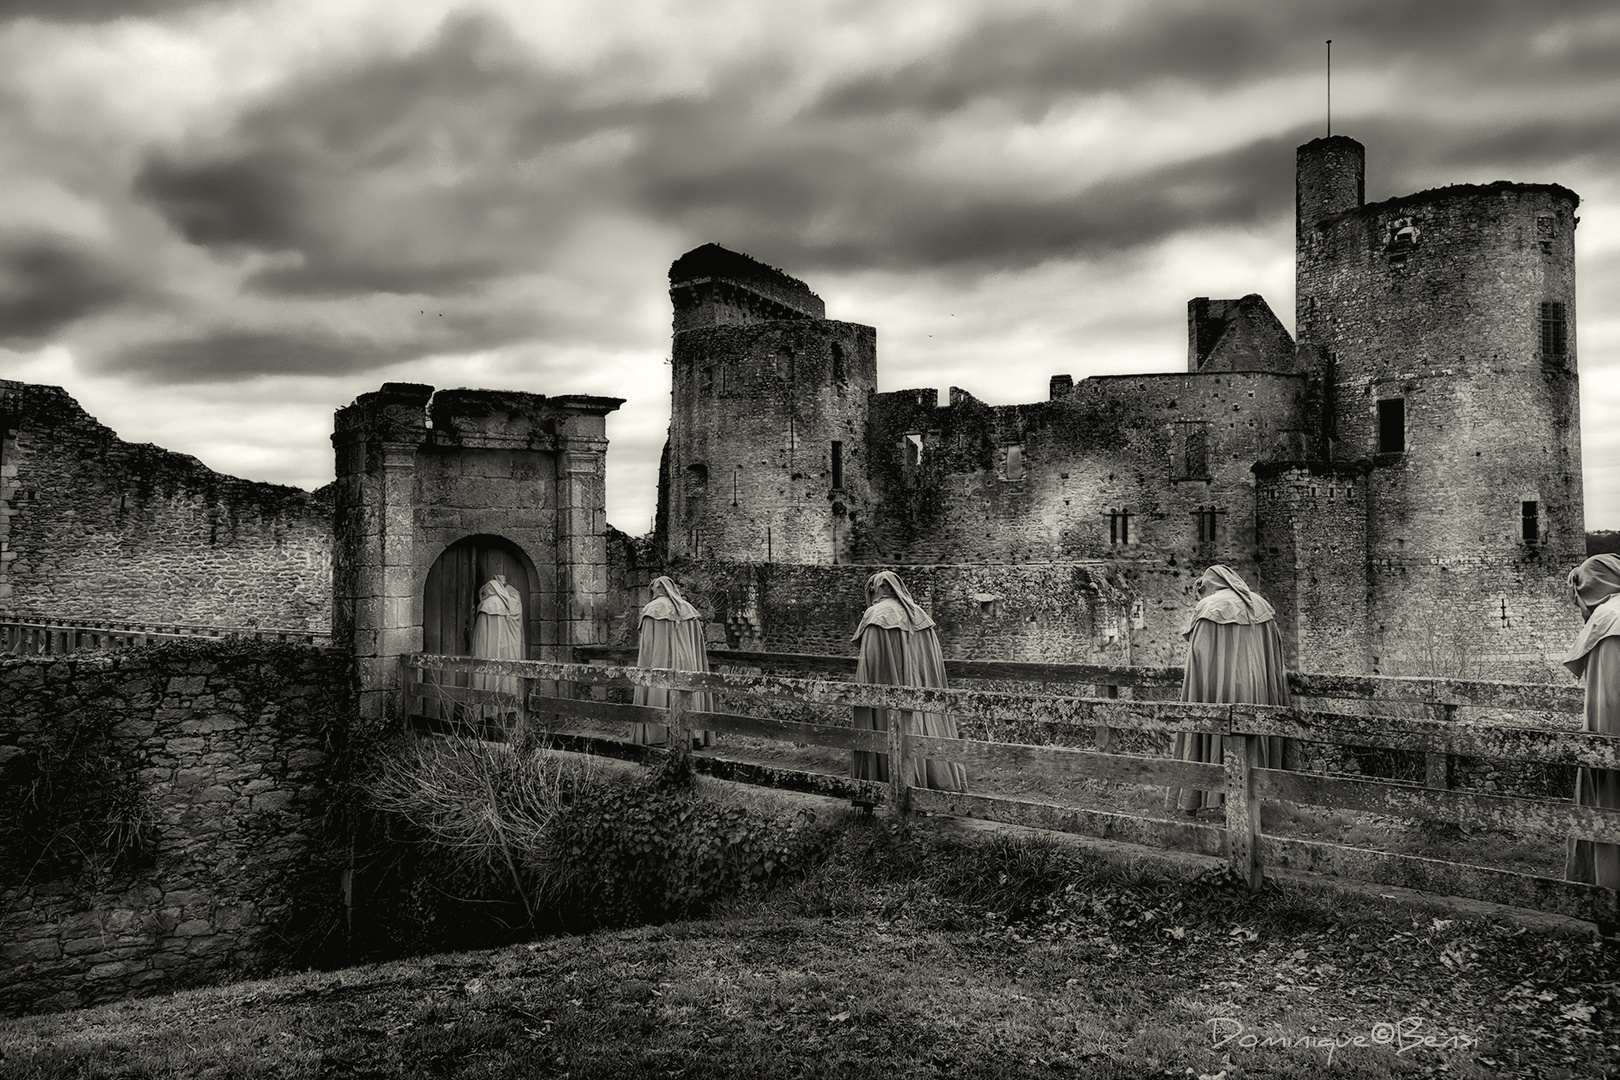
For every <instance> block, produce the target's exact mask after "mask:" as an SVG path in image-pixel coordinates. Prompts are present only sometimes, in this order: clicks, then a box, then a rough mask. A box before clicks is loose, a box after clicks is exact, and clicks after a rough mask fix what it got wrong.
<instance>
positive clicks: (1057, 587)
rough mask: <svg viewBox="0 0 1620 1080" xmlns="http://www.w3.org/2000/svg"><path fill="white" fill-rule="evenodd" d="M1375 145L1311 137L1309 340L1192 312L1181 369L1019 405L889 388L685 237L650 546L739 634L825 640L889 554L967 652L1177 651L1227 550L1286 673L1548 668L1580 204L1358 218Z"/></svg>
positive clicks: (1103, 380) (1477, 201) (872, 344)
mask: <svg viewBox="0 0 1620 1080" xmlns="http://www.w3.org/2000/svg"><path fill="white" fill-rule="evenodd" d="M1364 161H1365V151H1364V148H1363V147H1362V145H1361V144H1360V143H1358V142H1356V141H1355V140H1354V139H1350V138H1346V137H1344V136H1332V137H1329V138H1323V139H1316V140H1314V141H1312V142H1310V143H1307V144H1305V145H1304V146H1301V147H1300V148H1299V149H1298V156H1297V184H1296V187H1297V200H1296V207H1297V213H1296V219H1295V226H1296V229H1295V259H1296V271H1295V272H1296V281H1297V288H1296V305H1295V320H1294V321H1295V327H1296V334H1297V338H1296V337H1292V336H1290V335H1289V333H1288V331H1287V330H1286V329H1285V328H1284V327H1283V326H1282V324H1281V323H1280V322H1279V321H1278V319H1277V318H1276V316H1275V315H1274V314H1273V313H1272V311H1271V309H1270V308H1269V307H1268V306H1267V304H1266V303H1265V301H1264V300H1263V299H1261V298H1260V297H1259V296H1256V295H1250V296H1245V297H1243V298H1241V299H1236V300H1220V299H1210V298H1205V297H1200V298H1197V299H1194V300H1192V301H1191V302H1190V303H1189V304H1188V360H1187V370H1186V371H1185V372H1174V373H1169V372H1167V373H1164V374H1152V375H1120V376H1095V377H1092V378H1087V379H1083V380H1081V381H1080V382H1078V383H1076V382H1075V381H1074V380H1073V379H1072V378H1071V377H1070V376H1068V375H1055V376H1053V378H1052V380H1051V394H1050V399H1049V400H1048V401H1045V402H1040V403H1036V404H1030V405H1012V406H990V405H986V404H984V403H983V402H981V401H979V400H978V399H976V398H975V397H973V395H972V394H970V393H969V392H967V391H966V390H963V389H959V388H955V387H953V388H951V391H950V399H949V401H947V402H945V403H944V404H941V403H940V402H939V400H938V394H937V391H935V390H933V389H915V390H898V391H893V392H887V393H879V392H877V389H876V385H877V357H876V337H877V335H876V331H875V330H874V329H873V328H871V327H867V326H858V325H855V324H851V323H843V322H836V321H833V320H829V319H827V318H825V313H824V305H823V304H822V302H821V300H820V299H819V298H818V297H817V296H816V295H815V294H814V293H813V292H811V291H810V289H809V288H808V287H807V286H806V285H805V284H804V283H802V282H800V281H797V280H795V279H793V278H791V277H789V276H788V275H786V274H784V273H782V272H780V271H778V270H775V269H773V268H770V267H766V266H764V265H762V264H760V263H758V262H755V261H754V260H753V259H750V258H748V257H747V256H744V255H739V254H736V253H733V252H730V251H727V250H725V249H723V248H720V247H718V246H716V245H712V244H710V245H706V246H704V247H701V248H698V249H696V250H695V251H692V252H689V253H687V254H686V255H684V256H682V257H681V258H680V259H678V260H676V262H675V263H674V265H673V266H671V268H670V298H671V301H672V304H673V307H674V343H673V349H672V362H673V402H672V410H671V412H672V415H671V420H670V431H669V441H668V445H667V448H666V451H665V456H664V461H663V464H662V467H661V471H660V478H659V510H658V525H657V535H658V538H659V541H660V544H661V547H662V553H663V555H664V557H665V558H667V559H668V560H670V561H671V563H673V564H675V565H677V566H680V565H682V564H687V565H689V566H690V567H692V568H694V569H698V568H701V569H700V576H704V577H705V578H706V579H716V580H720V581H722V582H723V583H724V584H723V587H722V588H720V589H718V590H717V593H716V595H718V596H720V597H722V598H723V601H722V602H723V604H724V606H725V607H726V608H727V611H726V620H727V626H728V636H729V637H730V638H731V639H732V642H733V643H734V644H750V645H754V646H756V647H759V646H763V647H767V648H778V647H779V648H789V649H793V648H801V649H803V648H808V649H811V650H826V651H834V649H835V646H836V645H837V644H838V642H839V633H838V631H839V629H840V627H841V625H842V623H845V622H849V623H850V624H851V625H852V621H851V620H850V615H851V613H852V612H854V611H857V610H858V608H859V605H860V603H861V602H862V597H861V595H860V592H859V583H860V579H861V576H862V569H863V568H872V567H876V566H898V567H903V568H909V569H906V570H905V571H903V572H904V574H905V576H906V577H907V578H908V580H912V581H914V582H915V583H916V584H915V585H914V586H913V588H914V591H915V592H917V594H918V596H919V599H922V600H923V602H925V603H927V604H930V605H931V607H932V610H933V611H934V613H935V617H936V619H939V620H940V623H941V627H942V635H943V636H944V637H945V638H946V639H947V641H948V642H950V641H951V640H952V639H954V640H955V642H956V645H955V647H954V648H952V650H951V651H952V652H953V653H955V654H956V655H969V656H997V655H999V656H1007V657H1016V658H1024V659H1049V660H1063V659H1073V660H1080V659H1101V660H1104V661H1112V662H1120V661H1124V662H1131V661H1132V659H1133V658H1134V661H1135V662H1137V663H1142V662H1149V663H1175V662H1177V660H1178V658H1179V648H1178V646H1179V643H1180V642H1179V631H1180V628H1181V620H1182V619H1183V618H1184V615H1185V612H1186V610H1187V609H1188V607H1189V606H1190V604H1191V602H1192V599H1193V597H1192V586H1193V583H1194V582H1195V581H1196V580H1197V577H1198V575H1199V574H1200V573H1201V572H1202V570H1203V569H1204V568H1205V567H1206V566H1207V565H1209V564H1211V563H1215V562H1222V563H1226V564H1228V565H1230V566H1232V567H1233V568H1235V569H1237V570H1238V571H1239V572H1240V573H1242V574H1243V575H1244V576H1245V577H1247V578H1248V579H1249V580H1250V581H1251V582H1254V583H1255V584H1256V585H1257V586H1258V587H1259V588H1261V589H1262V590H1263V591H1264V592H1265V593H1266V595H1268V596H1269V597H1270V598H1271V599H1272V600H1273V602H1274V603H1275V605H1276V607H1277V609H1278V612H1279V617H1280V618H1281V620H1282V625H1283V627H1284V630H1285V633H1284V636H1285V640H1286V642H1287V647H1288V650H1289V654H1290V661H1291V663H1292V664H1293V665H1295V666H1296V667H1299V668H1302V669H1305V670H1318V671H1337V672H1344V673H1375V674H1386V675H1387V674H1404V675H1411V674H1433V675H1453V676H1475V677H1481V676H1491V675H1494V676H1498V677H1520V678H1524V677H1529V678H1545V677H1546V676H1547V673H1548V669H1549V665H1550V664H1551V663H1552V662H1554V661H1555V660H1556V658H1557V656H1558V655H1560V654H1561V651H1562V649H1563V648H1564V647H1565V646H1566V644H1567V642H1568V641H1569V639H1570V637H1571V635H1572V634H1573V632H1574V630H1575V626H1576V618H1575V615H1574V613H1573V611H1572V609H1571V607H1570V605H1569V603H1568V599H1567V597H1566V596H1565V595H1564V594H1565V589H1564V587H1563V575H1564V574H1565V572H1566V571H1567V570H1568V568H1569V567H1570V566H1571V565H1573V564H1574V563H1576V562H1578V561H1579V560H1580V559H1581V558H1583V557H1584V555H1585V529H1584V520H1583V509H1582V485H1581V467H1580V460H1581V459H1580V425H1579V385H1578V375H1577V365H1576V352H1575V257H1574V230H1575V225H1576V222H1577V220H1578V219H1577V218H1576V217H1575V209H1576V207H1577V205H1578V202H1579V200H1578V197H1577V196H1576V195H1575V193H1574V192H1572V191H1569V190H1567V189H1565V188H1562V187H1559V186H1557V185H1553V184H1516V183H1506V182H1499V183H1494V184H1489V185H1456V186H1451V187H1446V188H1440V189H1436V190H1432V191H1426V192H1421V193H1418V194H1415V195H1408V196H1403V197H1400V198H1395V199H1389V200H1386V201H1384V202H1379V203H1372V204H1367V203H1365V202H1364V194H1363V193H1364V169H1365V166H1364ZM832 568H847V572H843V573H840V572H839V571H838V570H836V569H832ZM829 590H831V591H835V592H839V593H840V595H841V596H842V597H843V599H842V601H841V602H830V601H828V600H827V599H826V594H827V593H828V591H829ZM822 623H825V625H820V624H822ZM846 633H847V631H846ZM836 651H842V650H841V649H838V650H836ZM1111 652H1112V653H1116V654H1120V655H1113V656H1110V655H1109V654H1110V653H1111Z"/></svg>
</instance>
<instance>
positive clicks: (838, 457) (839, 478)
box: [832, 442, 844, 489]
mask: <svg viewBox="0 0 1620 1080" xmlns="http://www.w3.org/2000/svg"><path fill="white" fill-rule="evenodd" d="M832 486H833V487H834V488H837V489H842V488H843V486H844V444H843V443H841V442H834V443H833V444H832Z"/></svg>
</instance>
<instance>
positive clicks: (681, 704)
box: [664, 688, 692, 758]
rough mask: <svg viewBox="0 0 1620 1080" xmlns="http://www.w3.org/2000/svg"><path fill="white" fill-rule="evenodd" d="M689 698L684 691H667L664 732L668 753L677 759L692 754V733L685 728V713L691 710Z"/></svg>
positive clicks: (687, 693)
mask: <svg viewBox="0 0 1620 1080" xmlns="http://www.w3.org/2000/svg"><path fill="white" fill-rule="evenodd" d="M689 698H690V694H689V692H688V691H686V690H676V689H673V688H672V689H671V690H670V691H669V705H668V706H667V708H666V715H665V717H664V722H665V725H666V726H665V729H664V730H665V731H666V732H667V733H668V738H669V753H670V755H671V756H673V757H677V758H685V757H686V756H687V755H688V754H690V753H691V752H692V733H691V732H690V731H688V730H687V727H686V713H687V711H688V710H689V709H690V708H691V703H690V700H689Z"/></svg>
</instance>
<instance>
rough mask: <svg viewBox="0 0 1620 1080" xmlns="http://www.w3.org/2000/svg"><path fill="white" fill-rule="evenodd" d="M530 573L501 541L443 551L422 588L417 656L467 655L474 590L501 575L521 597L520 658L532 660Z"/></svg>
mask: <svg viewBox="0 0 1620 1080" xmlns="http://www.w3.org/2000/svg"><path fill="white" fill-rule="evenodd" d="M532 570H533V564H532V563H530V562H529V560H528V558H527V556H525V555H524V554H523V552H522V550H521V549H520V548H519V547H518V546H517V545H516V544H514V543H512V542H511V541H510V540H507V539H505V538H503V537H499V536H490V535H488V534H481V535H478V536H469V537H466V538H464V539H461V540H457V541H456V542H455V543H454V544H451V545H450V546H449V547H447V548H445V549H444V551H442V552H441V553H440V554H439V557H438V558H437V559H436V560H434V563H433V567H432V569H430V570H429V571H428V575H427V582H426V584H425V585H423V587H422V651H423V652H428V653H440V654H443V655H446V656H471V655H472V627H473V615H474V613H475V612H476V611H477V609H478V590H479V588H480V587H482V586H483V584H484V582H486V581H488V580H490V579H491V578H493V577H494V576H495V575H496V574H505V575H506V583H507V584H508V585H510V586H512V587H513V588H515V589H516V590H517V591H518V595H519V596H521V597H523V624H524V625H523V654H524V655H525V656H530V655H532V647H533V644H534V619H535V615H536V613H537V606H538V604H537V599H538V598H537V597H536V596H535V595H534V579H533V576H532V573H531V571H532Z"/></svg>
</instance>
